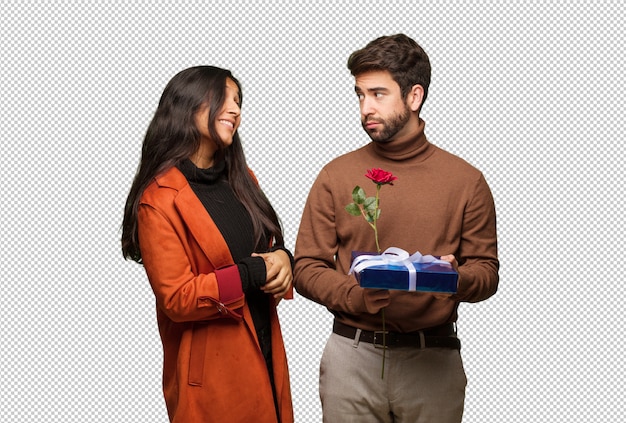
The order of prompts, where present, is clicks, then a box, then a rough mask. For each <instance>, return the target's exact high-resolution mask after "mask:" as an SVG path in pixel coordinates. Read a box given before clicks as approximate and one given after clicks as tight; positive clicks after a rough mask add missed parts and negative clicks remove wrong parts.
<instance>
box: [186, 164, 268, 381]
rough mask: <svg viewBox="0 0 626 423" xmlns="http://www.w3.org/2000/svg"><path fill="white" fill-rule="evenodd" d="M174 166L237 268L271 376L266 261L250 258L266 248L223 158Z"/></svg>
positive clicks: (265, 243) (259, 258) (265, 242)
mask: <svg viewBox="0 0 626 423" xmlns="http://www.w3.org/2000/svg"><path fill="white" fill-rule="evenodd" d="M177 167H178V169H179V170H180V171H181V172H182V174H183V175H185V178H187V181H189V185H190V186H191V189H192V190H193V192H194V193H195V194H196V196H198V198H199V199H200V201H201V202H202V204H203V205H204V207H205V208H206V210H207V212H208V213H209V215H210V216H211V219H213V221H214V222H215V225H216V226H217V227H218V229H219V230H220V233H221V234H222V236H223V237H224V240H225V241H226V244H227V245H228V248H229V249H230V253H231V256H232V257H233V261H234V262H235V263H236V265H237V267H238V269H239V274H240V277H241V282H242V288H243V291H244V293H245V295H246V302H247V303H248V307H249V308H250V314H251V315H252V320H253V322H254V328H255V330H256V333H257V337H258V339H259V343H260V345H261V350H262V352H263V356H264V357H265V361H266V363H267V366H268V370H269V374H270V377H271V376H272V367H271V366H272V362H271V330H270V318H269V307H270V304H269V297H268V296H267V295H266V294H265V293H263V291H261V290H260V287H261V286H263V285H264V284H265V282H266V281H265V277H266V274H265V262H264V260H263V259H262V258H261V257H250V255H251V254H252V253H254V252H266V250H261V251H259V250H258V249H257V248H256V246H255V245H254V230H253V227H252V220H251V219H250V215H249V214H248V211H247V210H246V208H245V207H244V206H243V204H242V203H241V202H240V201H239V200H238V199H237V197H235V193H234V192H233V190H232V188H231V187H230V185H229V184H228V176H227V172H226V164H225V162H224V161H220V162H217V163H216V164H215V166H213V167H210V168H208V169H200V168H198V167H196V165H194V164H193V162H191V160H189V159H187V160H184V161H183V162H182V163H180V164H179V165H178V166H177ZM260 245H267V241H264V240H262V241H261V243H260Z"/></svg>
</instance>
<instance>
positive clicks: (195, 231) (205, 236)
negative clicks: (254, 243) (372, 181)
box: [156, 167, 234, 269]
mask: <svg viewBox="0 0 626 423" xmlns="http://www.w3.org/2000/svg"><path fill="white" fill-rule="evenodd" d="M156 182H157V184H158V185H159V186H161V187H168V188H172V189H174V190H176V191H177V192H178V194H177V195H176V196H175V198H174V205H175V207H176V210H177V211H178V213H179V214H180V216H181V219H182V220H183V221H184V222H185V224H186V225H187V227H188V228H189V232H190V233H191V235H192V236H193V237H194V238H195V240H196V241H197V242H198V245H199V246H200V248H201V249H202V252H203V253H204V255H205V256H206V257H207V258H208V259H209V261H210V262H211V264H212V265H213V267H214V268H215V269H218V268H220V267H224V266H228V265H232V264H234V263H233V258H232V256H231V254H230V249H229V248H228V244H226V241H225V240H224V237H223V236H222V233H221V232H220V230H219V229H218V228H217V225H216V224H215V222H214V221H213V219H211V216H210V215H209V213H208V212H207V211H206V208H205V207H204V205H203V204H202V202H201V201H200V199H199V198H198V197H197V196H196V194H195V193H194V192H193V190H192V189H191V186H189V182H188V181H187V179H186V178H185V176H184V175H183V174H182V173H181V171H180V170H178V169H177V168H176V167H173V168H171V169H170V170H168V171H167V172H165V173H164V174H163V175H161V176H158V177H157V178H156Z"/></svg>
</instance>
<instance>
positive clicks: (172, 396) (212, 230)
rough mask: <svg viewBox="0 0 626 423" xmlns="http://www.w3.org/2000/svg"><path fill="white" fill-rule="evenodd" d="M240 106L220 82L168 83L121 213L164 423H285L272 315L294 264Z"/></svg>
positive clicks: (287, 400)
mask: <svg viewBox="0 0 626 423" xmlns="http://www.w3.org/2000/svg"><path fill="white" fill-rule="evenodd" d="M241 100H242V95H241V86H240V84H239V82H238V81H237V80H236V79H235V78H234V77H233V76H232V74H231V73H230V71H228V70H224V69H220V68H216V67H211V66H199V67H193V68H190V69H186V70H184V71H182V72H180V73H179V74H177V75H176V76H174V78H173V79H172V80H171V81H170V82H169V83H168V85H167V86H166V87H165V90H164V91H163V94H162V96H161V100H160V102H159V106H158V108H157V110H156V113H155V115H154V118H153V119H152V122H151V123H150V126H149V127H148V130H147V133H146V136H145V139H144V142H143V147H142V156H141V163H140V165H139V169H138V171H137V174H136V176H135V179H134V181H133V185H132V187H131V190H130V193H129V196H128V199H127V201H126V208H125V211H124V222H123V225H122V230H123V233H122V251H123V253H124V257H125V258H127V259H128V258H130V259H132V260H135V261H137V262H139V263H142V264H143V265H144V267H145V270H146V273H147V275H148V279H149V281H150V284H151V286H152V289H153V291H154V294H155V296H156V307H157V320H158V325H159V331H160V335H161V340H162V343H163V352H164V364H163V366H164V367H163V390H164V395H165V402H166V405H167V410H168V414H169V417H170V421H172V422H185V423H193V422H223V421H229V422H260V423H264V422H268V423H269V422H272V423H276V422H280V423H289V422H292V421H293V410H292V402H291V392H290V387H289V375H288V369H287V360H286V355H285V348H284V345H283V340H282V335H281V332H280V326H279V322H278V317H277V313H276V305H277V303H278V302H279V301H280V299H281V298H283V297H285V296H286V295H290V294H291V292H292V261H293V258H292V256H291V253H290V252H289V251H288V250H286V249H285V248H284V246H283V235H282V229H281V227H280V223H279V221H278V217H277V216H276V213H275V211H274V209H273V208H272V206H271V205H270V203H269V201H268V200H267V198H266V197H265V196H264V195H263V193H262V191H261V190H260V188H259V186H258V184H257V181H256V179H255V177H254V175H253V174H252V173H251V171H250V170H249V169H248V167H247V165H246V161H245V157H244V153H243V149H242V146H241V141H240V139H239V135H238V133H237V128H238V127H239V124H240V122H241V114H240V112H241Z"/></svg>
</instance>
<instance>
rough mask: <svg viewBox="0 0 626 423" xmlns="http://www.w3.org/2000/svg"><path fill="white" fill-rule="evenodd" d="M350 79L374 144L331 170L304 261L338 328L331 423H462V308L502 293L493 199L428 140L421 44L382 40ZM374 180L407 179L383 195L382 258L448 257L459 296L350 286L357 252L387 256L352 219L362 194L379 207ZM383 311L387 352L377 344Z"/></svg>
mask: <svg viewBox="0 0 626 423" xmlns="http://www.w3.org/2000/svg"><path fill="white" fill-rule="evenodd" d="M348 68H349V69H350V71H351V73H352V75H353V76H354V77H355V91H356V94H357V97H358V99H359V105H360V111H361V121H362V125H363V128H364V129H365V131H366V132H367V133H368V135H369V136H370V138H371V140H372V142H370V143H369V144H367V145H366V146H364V147H362V148H360V149H358V150H356V151H353V152H350V153H348V154H345V155H343V156H341V157H338V158H336V159H335V160H333V161H331V162H330V163H328V164H327V165H326V166H325V167H324V168H323V169H322V171H321V172H320V174H319V175H318V177H317V179H316V181H315V183H314V184H313V186H312V188H311V191H310V193H309V197H308V200H307V203H306V206H305V209H304V213H303V215H302V221H301V223H300V229H299V233H298V238H297V242H296V249H295V260H296V264H295V269H294V271H295V280H294V284H295V287H296V290H297V291H298V292H299V293H300V294H301V295H303V296H305V297H307V298H309V299H311V300H313V301H315V302H317V303H319V304H322V305H324V306H326V307H327V308H328V310H329V311H330V312H331V313H333V315H334V318H335V321H334V325H333V333H332V334H331V336H330V338H329V339H328V341H327V344H326V347H325V350H324V353H323V356H322V361H321V366H320V388H319V389H320V397H321V401H322V408H323V413H324V421H325V422H332V423H335V422H342V423H349V422H358V423H368V422H372V423H374V422H376V423H378V422H396V423H397V422H406V423H409V422H410V423H416V422H417V423H421V422H423V423H432V422H437V423H446V422H460V421H461V418H462V415H463V403H464V398H465V385H466V378H465V373H464V370H463V364H462V361H461V356H460V352H459V349H460V342H459V340H458V338H457V337H456V320H457V308H458V305H459V302H461V301H466V302H477V301H482V300H485V299H487V298H489V297H490V296H492V295H493V294H494V293H495V292H496V289H497V286H498V267H499V262H498V256H497V245H496V244H497V243H496V216H495V207H494V203H493V197H492V195H491V191H490V190H489V187H488V185H487V183H486V181H485V179H484V177H483V175H482V173H481V172H480V171H478V170H477V169H475V168H474V167H472V166H471V165H469V164H468V163H467V162H465V161H463V160H462V159H460V158H458V157H456V156H454V155H452V154H450V153H447V152H445V151H443V150H442V149H440V148H438V147H436V146H435V145H433V144H431V143H430V142H429V141H428V140H427V139H426V136H425V134H424V125H425V124H424V121H423V120H422V119H421V118H420V110H421V108H422V105H423V103H424V101H425V100H426V97H427V95H428V87H429V84H430V62H429V60H428V56H427V55H426V53H425V52H424V51H423V50H422V48H421V47H420V46H419V45H418V44H417V43H416V42H415V41H414V40H412V39H411V38H409V37H407V36H406V35H403V34H398V35H394V36H385V37H380V38H378V39H376V40H374V41H372V42H370V43H369V44H368V45H367V46H366V47H365V48H363V49H361V50H358V51H356V52H354V53H353V54H352V55H351V56H350V58H349V60H348ZM372 168H382V169H383V170H385V171H387V172H391V173H392V174H393V175H394V176H396V177H397V180H395V181H394V182H393V186H386V187H384V188H383V189H382V190H381V191H380V204H381V210H382V212H381V215H380V218H379V220H378V221H377V226H378V237H379V241H380V248H381V249H382V250H385V249H386V248H388V247H392V246H393V247H399V248H402V249H404V250H406V251H408V252H409V253H411V254H412V253H414V252H416V251H419V252H420V253H422V254H431V255H435V256H442V259H444V260H446V261H448V262H450V263H451V264H452V266H453V267H454V268H455V269H456V270H457V271H458V273H459V280H458V291H457V293H456V294H454V295H447V296H445V295H441V294H438V295H434V294H430V293H424V292H408V291H401V290H391V291H390V290H382V289H364V288H361V287H360V286H359V285H358V283H357V281H356V279H355V278H354V276H353V275H348V272H349V269H350V264H351V255H352V252H353V251H376V244H375V238H374V235H373V231H372V230H371V228H370V227H369V225H368V223H367V222H366V221H365V219H362V218H358V217H355V216H352V215H350V214H349V213H348V212H346V210H344V207H345V206H346V205H347V204H349V203H351V202H352V190H353V188H354V187H355V185H359V186H361V187H363V188H364V189H365V191H366V194H368V195H369V196H371V195H373V192H374V190H375V185H374V184H371V183H369V182H368V179H366V178H365V176H364V175H365V173H366V171H367V170H368V169H372ZM383 309H384V319H385V329H386V330H387V331H388V332H387V333H386V335H385V347H386V348H385V349H384V350H383V348H382V347H383V345H382V341H381V340H382V338H383V337H382V336H381V334H380V333H375V332H376V331H381V330H382V327H383V326H382V325H383V313H382V312H381V310H383ZM383 351H385V359H386V361H385V364H384V372H382V371H381V370H382V369H381V366H382V364H383Z"/></svg>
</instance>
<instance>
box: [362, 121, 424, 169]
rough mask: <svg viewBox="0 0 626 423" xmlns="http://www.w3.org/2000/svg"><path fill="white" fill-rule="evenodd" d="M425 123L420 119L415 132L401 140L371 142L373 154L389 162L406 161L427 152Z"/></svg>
mask: <svg viewBox="0 0 626 423" xmlns="http://www.w3.org/2000/svg"><path fill="white" fill-rule="evenodd" d="M425 126H426V123H425V122H424V121H423V120H422V119H421V118H420V119H419V124H418V128H417V132H416V133H415V134H414V135H413V136H412V137H409V138H406V139H403V140H393V141H391V142H387V143H377V142H371V143H370V144H371V146H372V147H371V148H372V149H373V151H374V153H376V154H377V155H379V156H382V157H384V158H386V159H389V160H397V161H402V160H407V159H411V158H414V157H418V156H420V155H422V156H423V155H424V153H425V152H426V151H427V150H428V147H429V146H430V143H429V142H428V140H427V139H426V135H425V134H424V127H425Z"/></svg>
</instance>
